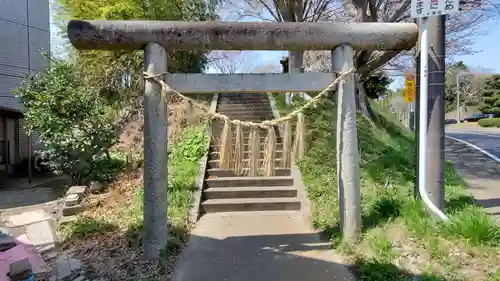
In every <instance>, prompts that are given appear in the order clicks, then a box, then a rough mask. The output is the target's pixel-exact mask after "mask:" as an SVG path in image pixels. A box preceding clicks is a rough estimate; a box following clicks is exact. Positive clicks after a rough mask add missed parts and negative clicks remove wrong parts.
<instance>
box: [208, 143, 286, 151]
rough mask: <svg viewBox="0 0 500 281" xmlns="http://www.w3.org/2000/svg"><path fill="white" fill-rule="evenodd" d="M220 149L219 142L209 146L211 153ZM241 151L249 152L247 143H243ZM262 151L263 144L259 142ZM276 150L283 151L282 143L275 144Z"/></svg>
mask: <svg viewBox="0 0 500 281" xmlns="http://www.w3.org/2000/svg"><path fill="white" fill-rule="evenodd" d="M220 147H221V145H220V141H219V142H217V143H214V142H212V144H211V145H210V151H211V152H219V151H220ZM243 149H244V150H245V151H249V150H250V149H249V146H248V143H245V145H244V146H243ZM263 150H264V143H263V142H261V143H260V151H263ZM276 150H283V143H277V144H276Z"/></svg>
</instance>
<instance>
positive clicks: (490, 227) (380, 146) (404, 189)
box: [276, 96, 500, 281]
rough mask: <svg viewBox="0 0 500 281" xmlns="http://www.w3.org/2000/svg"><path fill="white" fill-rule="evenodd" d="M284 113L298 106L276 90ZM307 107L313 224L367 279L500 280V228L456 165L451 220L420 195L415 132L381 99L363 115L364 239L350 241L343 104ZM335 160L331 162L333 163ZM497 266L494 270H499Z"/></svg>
mask: <svg viewBox="0 0 500 281" xmlns="http://www.w3.org/2000/svg"><path fill="white" fill-rule="evenodd" d="M276 99H277V102H276V104H277V106H278V109H279V110H280V111H281V114H282V116H283V115H285V114H286V113H287V112H289V111H290V110H291V109H290V108H287V107H286V106H285V105H284V102H283V100H282V96H279V97H276ZM320 104H321V105H320V106H318V107H316V108H314V109H311V110H310V111H309V112H307V113H306V116H307V117H306V118H307V121H308V129H309V132H310V134H309V136H308V146H307V147H308V150H307V152H306V154H305V157H304V158H303V159H301V160H299V162H298V166H299V168H300V170H301V173H302V177H303V180H304V183H305V185H306V186H307V189H308V194H309V198H310V199H311V201H312V205H313V207H312V209H313V210H312V212H313V213H312V219H313V224H314V226H315V227H317V228H318V229H321V230H322V231H324V232H325V233H326V234H328V235H329V236H330V237H331V239H332V241H334V242H335V245H336V246H337V247H338V249H339V250H340V251H341V252H343V254H344V255H345V258H346V260H347V261H349V262H351V263H352V264H353V265H354V268H355V270H356V273H357V275H358V278H359V280H362V281H363V280H365V281H379V280H380V281H382V280H384V281H385V280H398V281H399V280H411V277H412V276H419V277H421V279H420V280H436V281H437V280H447V281H451V280H490V281H493V280H499V279H495V278H500V274H498V273H497V272H494V270H495V269H494V268H495V267H492V266H491V265H492V264H498V263H499V262H500V258H499V257H498V256H497V252H498V250H500V248H499V245H500V228H499V227H498V226H496V225H495V224H494V223H493V221H492V220H491V219H490V218H489V217H488V216H487V215H486V214H485V212H484V211H483V210H482V209H481V208H479V207H476V206H474V205H473V204H472V198H471V197H470V196H469V193H468V192H467V191H466V189H465V186H464V184H463V181H462V180H461V179H460V177H459V176H458V175H457V174H456V172H455V170H454V169H453V167H452V166H451V165H449V164H448V165H447V167H446V171H445V184H446V213H447V214H449V215H450V218H451V222H450V223H448V224H444V223H441V222H438V221H436V220H435V219H433V218H432V217H431V216H430V215H429V214H428V213H427V211H426V210H425V208H424V207H423V206H422V204H421V202H420V201H416V200H414V199H413V188H414V182H415V165H416V163H415V162H416V161H415V160H416V159H415V145H416V143H415V139H414V134H413V133H412V132H410V131H408V130H407V129H406V128H404V127H403V126H402V124H400V123H399V122H397V121H393V120H395V118H394V117H393V116H392V115H390V114H389V113H387V112H384V110H382V109H381V108H378V107H377V106H376V105H375V108H374V109H375V111H376V115H377V117H378V120H377V122H376V124H372V123H371V122H369V121H367V120H366V119H364V118H361V117H359V118H358V124H357V125H358V138H359V150H360V155H361V193H362V195H361V196H362V198H361V204H362V220H363V235H362V238H361V241H360V242H359V243H358V244H356V245H354V246H352V245H342V244H339V243H338V242H339V241H340V240H341V239H340V236H341V234H340V230H339V211H338V208H339V207H338V195H337V182H336V151H335V147H336V146H335V137H336V133H335V132H336V131H335V127H336V120H335V119H336V110H335V108H336V105H335V104H334V103H333V102H332V101H326V100H325V102H322V103H320ZM325 163H327V164H325ZM450 257H451V258H450ZM492 270H493V272H492Z"/></svg>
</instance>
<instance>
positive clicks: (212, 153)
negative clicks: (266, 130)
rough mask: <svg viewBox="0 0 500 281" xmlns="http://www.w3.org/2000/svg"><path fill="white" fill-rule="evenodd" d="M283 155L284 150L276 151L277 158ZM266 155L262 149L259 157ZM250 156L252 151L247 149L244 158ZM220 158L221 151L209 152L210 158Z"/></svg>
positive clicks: (262, 157)
mask: <svg viewBox="0 0 500 281" xmlns="http://www.w3.org/2000/svg"><path fill="white" fill-rule="evenodd" d="M282 155H283V151H276V152H275V157H276V158H281V157H282ZM264 156H265V152H264V151H261V152H260V156H259V158H260V159H264ZM249 157H250V152H249V151H245V152H244V153H243V159H248V158H249ZM219 158H220V152H211V153H209V154H208V160H219Z"/></svg>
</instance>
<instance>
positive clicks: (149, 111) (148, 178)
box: [144, 43, 168, 260]
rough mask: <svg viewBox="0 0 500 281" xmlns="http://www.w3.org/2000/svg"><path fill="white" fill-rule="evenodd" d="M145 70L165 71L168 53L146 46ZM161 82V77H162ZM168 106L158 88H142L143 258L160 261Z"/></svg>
mask: <svg viewBox="0 0 500 281" xmlns="http://www.w3.org/2000/svg"><path fill="white" fill-rule="evenodd" d="M144 68H145V69H146V71H148V72H150V73H164V72H166V71H167V52H166V51H165V49H164V48H163V47H162V46H160V45H158V44H156V43H149V44H147V45H146V48H145V50H144ZM163 79H164V77H163ZM167 116H168V114H167V107H166V106H165V102H164V101H163V98H162V96H161V86H160V85H159V84H158V83H156V82H154V81H149V80H146V81H145V85H144V256H145V258H147V259H149V260H154V259H159V258H160V251H161V250H163V249H164V248H165V246H166V245H167V237H168V227H167V184H168V182H167V180H168V176H167V175H168V171H167V145H168V140H167Z"/></svg>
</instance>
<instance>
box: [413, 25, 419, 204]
mask: <svg viewBox="0 0 500 281" xmlns="http://www.w3.org/2000/svg"><path fill="white" fill-rule="evenodd" d="M415 22H416V23H417V24H418V26H420V22H421V21H420V19H416V20H415ZM420 46H421V44H420V38H419V41H418V43H417V46H416V54H415V64H416V65H415V72H416V75H415V84H416V85H415V141H416V142H417V145H416V146H415V163H416V165H415V166H416V169H415V186H414V188H413V196H414V198H416V199H419V198H420V192H419V186H420V185H419V175H420V170H419V167H420V164H419V163H420V157H419V155H420V154H419V147H420V146H419V145H418V140H419V139H420V59H421V57H420Z"/></svg>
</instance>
